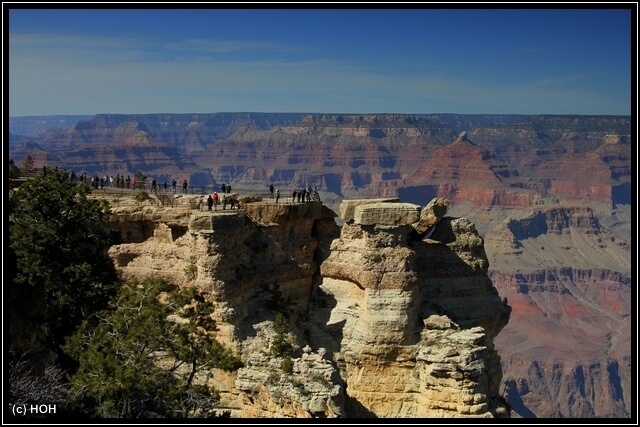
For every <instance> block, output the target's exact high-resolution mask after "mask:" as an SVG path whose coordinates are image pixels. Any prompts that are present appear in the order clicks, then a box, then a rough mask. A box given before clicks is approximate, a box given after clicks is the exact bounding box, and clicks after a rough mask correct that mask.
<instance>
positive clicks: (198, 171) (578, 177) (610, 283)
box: [9, 113, 635, 418]
mask: <svg viewBox="0 0 640 427" xmlns="http://www.w3.org/2000/svg"><path fill="white" fill-rule="evenodd" d="M42 123H43V119H42V118H36V120H35V122H34V124H33V126H32V127H31V128H33V129H36V128H38V126H41V124H42ZM49 123H53V122H52V121H50V122H49ZM31 128H30V127H29V126H28V120H26V119H24V120H20V121H18V120H17V119H14V118H12V119H10V131H11V132H12V134H11V135H10V138H9V151H10V155H11V156H12V157H14V159H15V161H16V163H17V164H18V165H19V164H20V162H21V159H22V158H23V157H24V156H25V155H26V154H30V155H31V156H32V158H33V159H34V162H35V164H36V166H37V167H39V168H40V167H42V166H43V165H44V164H48V165H51V166H55V165H57V166H59V167H63V168H73V169H74V170H75V171H76V173H79V172H82V171H87V172H97V173H98V174H100V175H102V174H103V173H109V174H113V175H115V174H117V173H120V174H123V173H124V174H125V175H126V174H134V173H135V172H136V171H138V170H139V171H141V172H143V173H144V174H146V175H147V176H150V177H155V178H157V179H158V181H159V182H162V181H163V180H164V179H166V180H167V181H168V182H171V179H172V178H176V179H178V180H179V181H182V179H188V180H189V183H190V187H189V188H190V191H192V192H196V193H197V192H200V191H203V192H205V191H214V190H217V189H218V188H219V187H220V185H219V184H220V183H222V182H226V183H231V185H232V187H233V188H234V190H239V191H240V192H241V193H247V194H255V193H258V194H262V195H266V194H267V191H268V190H267V188H268V186H269V184H270V183H273V184H274V185H275V186H277V187H278V188H279V189H280V190H281V192H282V195H283V199H287V200H290V197H291V191H293V190H294V189H298V188H301V187H302V186H303V185H304V186H306V185H311V186H313V187H316V186H317V188H318V191H319V192H320V196H321V198H322V201H323V203H324V205H325V206H327V207H329V208H330V209H331V210H333V211H335V212H338V210H339V208H340V206H341V204H342V202H343V200H345V199H350V200H354V199H372V198H379V199H384V200H386V201H391V200H393V201H395V202H399V201H400V200H402V201H404V202H408V203H410V204H417V205H419V204H423V203H424V202H425V201H428V200H432V199H434V198H445V199H447V200H449V201H450V203H451V205H450V209H449V215H450V216H452V217H457V218H473V222H474V225H475V228H476V229H477V231H478V233H479V235H480V236H483V237H484V238H485V242H484V243H485V245H484V246H485V250H486V257H487V259H488V261H489V267H488V273H489V277H491V278H492V281H493V283H494V286H495V287H496V288H497V289H498V292H499V293H500V295H501V296H502V297H506V298H508V299H509V301H511V300H513V301H515V302H516V303H518V302H519V301H520V300H521V299H524V300H526V303H523V304H520V303H518V304H515V305H514V314H513V315H512V320H511V321H510V322H509V324H508V325H507V326H506V327H505V329H504V330H503V332H502V333H501V334H500V337H499V338H498V342H500V340H502V341H501V345H500V346H499V351H500V355H501V359H502V361H503V369H504V372H505V381H504V382H503V388H504V389H508V391H509V392H508V393H505V396H506V397H507V398H508V400H509V403H510V404H511V406H512V407H514V408H516V407H517V408H518V413H519V414H520V415H521V416H526V417H564V418H571V417H580V418H586V417H588V418H594V417H617V416H628V414H629V413H631V407H630V403H629V402H630V400H629V399H630V395H629V392H628V390H630V389H631V381H630V376H629V375H625V374H624V372H623V370H624V369H626V368H624V367H625V366H628V361H627V360H626V359H625V356H624V355H626V354H631V344H630V341H629V340H630V333H629V334H628V335H627V336H626V339H623V337H624V333H625V331H630V330H631V316H626V315H622V314H620V313H623V312H630V311H631V302H630V299H629V297H628V295H629V292H630V288H631V286H630V280H631V246H632V243H631V242H632V240H631V236H632V228H633V227H632V223H633V222H634V221H635V219H634V215H633V214H632V210H631V195H632V188H631V187H632V175H633V169H632V161H631V159H632V157H631V147H632V142H633V136H632V133H631V117H628V116H569V115H567V116H553V115H536V116H524V115H460V114H428V115H396V114H363V115H357V114H349V115H344V114H309V115H306V114H304V115H303V114H256V113H217V114H149V115H117V114H105V115H98V116H95V117H93V118H91V119H87V120H84V121H81V122H78V123H77V124H75V125H69V126H68V127H67V128H65V129H53V130H50V131H48V132H41V133H40V134H38V135H33V136H31V137H26V136H21V135H17V134H20V133H21V132H23V131H26V130H27V129H31ZM38 129H40V128H38ZM350 209H351V210H354V209H355V208H354V207H353V206H352V207H351V208H350ZM410 210H411V209H409V211H410ZM410 214H411V213H410V212H405V213H404V215H410ZM353 215H354V212H351V213H350V214H349V216H346V217H349V218H352V219H355V218H354V217H353ZM359 215H361V217H360V219H361V220H363V221H365V222H367V221H369V220H368V219H367V218H369V217H370V216H371V215H372V213H371V212H369V211H368V210H364V211H362V212H360V214H359ZM342 217H343V215H342V213H341V215H340V217H338V218H336V221H338V223H343V222H348V221H346V220H343V219H342ZM144 224H145V223H144V222H143V223H141V224H140V227H139V229H138V230H137V231H134V230H131V229H130V230H129V232H131V233H133V234H132V236H133V235H137V236H138V238H139V239H143V236H146V237H144V238H145V239H146V238H148V237H149V236H148V233H150V232H151V231H152V230H154V229H155V226H152V225H151V223H148V224H147V225H144ZM314 224H316V225H314V227H315V226H317V224H319V223H318V222H317V221H316V222H315V223H314ZM186 226H187V225H186V224H184V225H180V224H179V223H177V222H176V223H171V225H168V227H169V231H170V233H171V235H179V234H180V233H183V232H184V230H185V227H186ZM345 230H346V229H345ZM169 231H167V232H169ZM424 233H425V232H424V231H423V234H422V236H423V237H425V236H426V234H424ZM140 241H143V240H140ZM325 246H326V245H321V244H318V245H317V247H316V248H315V251H316V253H318V254H325V255H324V256H328V255H326V252H327V251H328V249H327V248H328V247H327V248H325ZM304 250H305V251H306V250H311V249H310V248H307V249H304ZM333 257H334V258H335V257H336V255H335V253H334V255H333ZM332 260H333V258H332ZM315 262H316V263H318V261H317V260H316V261H315ZM330 262H333V261H330ZM329 265H330V264H327V266H329ZM285 267H286V265H285ZM229 268H231V267H229ZM234 268H235V267H234ZM288 268H289V267H286V269H288ZM314 268H316V269H317V266H315V267H314V266H309V267H308V268H307V269H306V270H304V271H300V272H299V274H304V275H306V274H310V273H309V271H313V269H314ZM559 271H561V272H563V273H561V274H560V273H558V272H559ZM566 271H572V272H579V275H578V274H571V275H570V274H566V273H565V272H566ZM283 274H284V273H283ZM288 274H289V275H291V274H293V273H288ZM578 276H579V277H591V279H590V280H588V281H586V282H581V283H577V282H576V280H578V279H577V277H578ZM551 277H554V278H556V277H562V278H563V279H562V280H556V279H554V280H550V279H548V278H551ZM542 278H545V279H542ZM305 280H307V279H305ZM327 280H328V279H327ZM350 280H351V279H350ZM416 280H418V279H416ZM514 283H517V284H518V286H513V284H514ZM587 288H588V289H587ZM531 289H535V290H536V292H535V293H532V292H531V291H530V290H531ZM575 289H580V290H581V291H580V293H578V292H577V291H575ZM606 289H615V291H607V292H606V293H602V294H601V291H602V290H606ZM528 290H529V291H528ZM582 293H584V295H583V294H582ZM605 295H606V296H605ZM534 296H535V298H533V297H534ZM569 296H571V297H570V298H569ZM567 298H569V299H567ZM614 306H616V307H620V309H618V310H617V311H616V313H615V314H612V313H611V307H614ZM576 312H581V313H589V315H587V316H584V317H580V319H581V320H580V323H579V327H576V325H575V324H574V323H573V321H572V319H573V316H574V314H575V313H576ZM562 313H564V314H563V315H561V314H562ZM549 319H555V320H554V323H553V326H554V329H551V327H550V325H551V324H550V323H548V322H549ZM532 325H543V326H540V327H538V326H536V327H532ZM602 325H607V327H610V328H611V329H610V330H608V331H607V332H605V331H604V330H603V329H602ZM550 331H552V332H550ZM618 334H621V335H620V337H618ZM548 336H563V337H565V338H566V339H564V340H551V339H547V337H548ZM585 336H589V337H599V338H597V339H592V340H590V341H589V342H588V343H585V342H584V341H583V338H584V337H585ZM607 336H610V337H613V336H616V337H618V338H616V339H615V340H612V339H608V338H607ZM585 346H588V347H589V348H590V349H591V350H592V351H589V352H585V351H584V347H585ZM521 347H526V348H528V349H535V351H533V350H528V351H519V350H518V349H519V348H521ZM314 351H315V350H314ZM621 355H622V356H621ZM511 360H513V361H518V363H515V362H514V363H511V362H509V361H511ZM543 362H544V363H543ZM594 366H601V367H604V366H607V367H611V369H606V370H603V369H592V367H594ZM541 367H543V368H541ZM614 367H615V369H618V370H620V372H621V373H620V374H619V375H617V374H616V375H613V374H609V372H614V371H615V369H614ZM574 372H581V373H585V374H584V375H582V374H581V375H577V376H574V374H573V373H574ZM617 376H619V382H618V381H617V380H616V378H617ZM565 377H566V378H565ZM571 378H573V379H571ZM513 384H527V386H526V387H524V386H518V387H513ZM590 384H602V386H598V387H591V386H590ZM590 387H591V388H590ZM587 390H588V391H587ZM563 402H571V403H566V404H565V403H563ZM625 414H626V415H625Z"/></svg>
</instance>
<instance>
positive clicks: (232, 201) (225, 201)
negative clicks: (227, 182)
mask: <svg viewBox="0 0 640 427" xmlns="http://www.w3.org/2000/svg"><path fill="white" fill-rule="evenodd" d="M223 185H224V184H223ZM229 188H231V187H229ZM221 198H222V210H226V209H227V205H231V206H230V209H240V202H239V201H238V200H237V199H236V198H235V197H234V196H231V195H227V194H224V195H223V196H222V197H220V195H219V194H218V193H217V192H214V193H213V194H209V195H208V196H207V197H206V200H205V202H206V204H207V208H208V209H209V210H211V208H213V210H214V211H217V210H218V205H219V204H220V199H221Z"/></svg>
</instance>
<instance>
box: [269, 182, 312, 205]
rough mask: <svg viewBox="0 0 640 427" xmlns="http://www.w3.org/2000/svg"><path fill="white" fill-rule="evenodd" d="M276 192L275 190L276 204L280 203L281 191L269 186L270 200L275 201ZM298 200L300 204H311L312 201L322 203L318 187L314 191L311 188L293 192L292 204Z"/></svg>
mask: <svg viewBox="0 0 640 427" xmlns="http://www.w3.org/2000/svg"><path fill="white" fill-rule="evenodd" d="M274 190H275V198H276V203H278V200H279V199H280V190H279V189H276V188H275V187H274V186H273V184H271V185H269V198H270V199H273V197H274ZM296 200H297V201H298V203H301V202H310V201H312V200H314V201H315V200H317V201H320V195H319V194H318V187H314V189H313V190H311V186H309V187H307V188H303V189H302V190H293V194H292V199H291V202H292V203H295V202H296Z"/></svg>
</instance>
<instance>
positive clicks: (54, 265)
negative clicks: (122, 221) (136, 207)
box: [7, 170, 119, 353]
mask: <svg viewBox="0 0 640 427" xmlns="http://www.w3.org/2000/svg"><path fill="white" fill-rule="evenodd" d="M89 191H90V189H89V188H88V187H86V186H83V185H77V184H74V183H70V182H69V180H68V179H67V176H66V174H65V173H64V172H62V171H59V172H56V171H53V170H51V171H50V173H47V174H39V175H37V176H36V177H35V178H34V179H31V180H28V181H27V182H25V183H23V184H22V185H21V186H20V187H18V188H17V189H16V190H15V192H14V193H13V194H12V195H11V197H10V200H9V254H8V257H7V260H8V262H9V264H10V265H11V267H10V268H9V271H10V272H12V273H13V274H12V275H11V276H10V280H9V283H8V289H9V290H10V301H11V305H10V307H11V313H10V316H11V317H10V320H11V319H16V318H20V319H21V320H25V319H26V320H27V323H28V322H31V324H32V325H34V326H35V328H36V329H37V330H42V331H44V338H43V340H44V341H45V342H44V345H45V346H46V347H47V348H49V349H50V350H59V348H60V346H61V345H62V343H63V342H64V338H65V337H66V336H68V335H70V334H71V333H72V332H73V331H74V330H75V328H76V327H77V326H78V325H79V324H80V323H81V321H82V320H83V319H85V318H86V317H87V316H89V315H90V314H92V313H95V312H97V311H99V310H102V309H104V308H105V307H106V306H107V304H108V302H109V300H110V299H111V298H112V297H113V296H114V295H115V293H116V291H117V288H118V287H119V283H118V274H117V272H116V269H115V266H114V264H113V261H112V260H111V259H110V258H109V256H108V254H107V250H108V248H109V247H110V246H111V244H113V243H114V242H115V241H116V237H115V236H114V235H113V234H112V233H110V232H109V231H108V229H107V227H106V223H107V220H108V217H109V206H108V204H107V203H106V202H98V201H96V200H91V199H88V198H87V194H88V193H89ZM29 333H33V331H31V332H29V331H28V332H27V333H26V334H25V335H28V334H29ZM18 341H19V340H16V342H18ZM11 342H12V343H13V342H14V341H13V340H12V341H11ZM13 350H16V352H17V353H20V352H21V351H24V350H27V349H17V348H15V349H13Z"/></svg>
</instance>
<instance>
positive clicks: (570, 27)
mask: <svg viewBox="0 0 640 427" xmlns="http://www.w3.org/2000/svg"><path fill="white" fill-rule="evenodd" d="M41 5H42V4H40V5H30V6H29V7H31V8H30V9H16V8H9V9H6V10H4V13H5V16H4V18H5V20H6V19H7V14H8V22H9V38H8V43H7V41H6V40H5V44H4V48H5V49H6V48H7V47H8V49H9V52H8V59H9V61H8V70H9V79H8V82H9V83H8V89H9V98H8V99H9V105H8V107H9V115H10V116H11V117H16V116H30V115H58V114H98V113H214V112H293V113H415V114H426V113H460V114H489V113H493V114H612V115H619V114H622V115H628V114H631V103H632V85H631V79H632V77H633V79H634V81H636V82H637V72H636V70H635V69H634V70H633V74H632V62H631V60H632V56H631V49H632V47H633V48H636V47H637V46H635V45H632V43H631V41H632V37H634V38H635V37H637V28H633V29H632V28H631V17H632V14H633V15H634V16H637V11H636V10H635V9H633V10H632V9H631V7H632V6H633V4H630V5H629V6H628V7H629V8H630V9H627V10H625V9H617V10H616V9H602V8H599V9H565V10H559V9H558V10H556V9H548V10H545V9H540V8H538V9H529V10H506V9H505V10H500V9H465V8H463V7H464V6H463V5H458V6H457V7H458V9H432V8H431V9H430V8H419V7H420V5H419V4H417V5H415V4H414V5H404V6H403V9H388V8H384V9H373V8H371V7H373V6H369V7H370V9H362V8H361V9H327V8H326V7H327V6H326V5H325V6H323V8H320V9H310V10H302V9H276V8H270V9H248V7H251V6H250V5H240V4H238V5H237V6H236V7H238V8H232V7H233V6H231V5H227V6H226V8H224V9H222V8H212V6H211V5H207V4H205V6H204V8H202V9H194V8H193V7H194V6H193V5H192V6H191V7H192V8H190V9H148V8H146V7H145V6H141V8H140V9H134V8H132V7H131V5H127V6H126V7H127V8H124V9H115V8H114V7H115V6H114V5H110V6H108V7H110V8H111V9H102V10H96V9H49V10H47V9H33V7H41ZM125 5H126V4H125ZM207 6H208V8H207ZM16 7H18V5H16ZM91 7H97V6H96V5H91ZM239 7H243V8H245V9H239ZM387 7H388V6H387ZM408 7H414V9H407V8H408ZM537 7H539V6H537ZM600 7H601V6H600ZM5 22H6V21H5ZM632 31H633V34H632ZM5 58H7V56H5ZM634 60H635V59H634ZM635 64H636V63H634V64H633V66H635ZM3 67H5V71H6V67H7V64H6V63H5V64H4V65H3ZM5 82H6V80H5ZM633 88H634V89H635V88H636V86H635V84H634V86H633ZM633 102H634V105H636V104H635V102H636V100H635V96H634V97H633Z"/></svg>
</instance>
